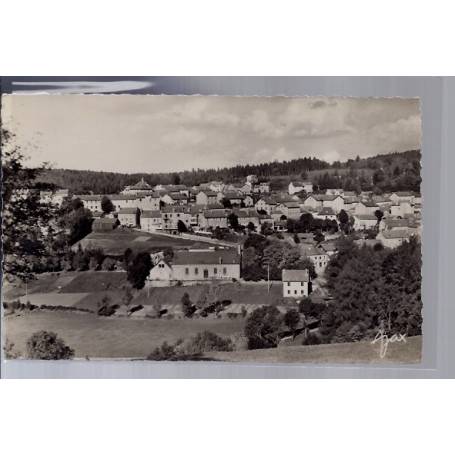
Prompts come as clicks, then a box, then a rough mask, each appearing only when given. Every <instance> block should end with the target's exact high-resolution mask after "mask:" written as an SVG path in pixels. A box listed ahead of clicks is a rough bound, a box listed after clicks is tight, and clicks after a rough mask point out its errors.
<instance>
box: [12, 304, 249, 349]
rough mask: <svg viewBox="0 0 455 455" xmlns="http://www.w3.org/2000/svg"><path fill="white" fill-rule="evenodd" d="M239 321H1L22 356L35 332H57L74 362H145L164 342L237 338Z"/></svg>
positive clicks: (53, 315) (55, 315)
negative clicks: (208, 335) (208, 334)
mask: <svg viewBox="0 0 455 455" xmlns="http://www.w3.org/2000/svg"><path fill="white" fill-rule="evenodd" d="M243 324H244V320H243V319H242V318H238V319H234V320H231V319H209V320H207V319H194V320H193V319H182V320H176V319H173V320H162V319H149V318H147V319H132V318H121V317H118V318H117V317H115V318H105V317H97V316H95V315H93V314H85V313H67V312H60V311H40V310H35V311H33V312H22V313H17V314H12V315H9V316H5V317H4V329H5V334H6V337H7V338H8V341H10V342H13V343H14V348H15V349H16V350H18V351H19V352H20V353H22V354H24V353H25V344H26V341H27V339H28V338H29V337H30V336H31V335H32V334H33V333H35V332H36V331H39V330H50V331H54V332H56V333H57V334H58V335H59V336H60V337H61V338H63V339H64V340H65V342H66V343H67V344H68V345H69V346H71V347H72V348H73V349H74V350H75V355H76V357H77V358H85V357H96V358H99V357H104V358H115V357H117V358H144V357H146V356H147V355H148V354H149V353H150V352H151V351H152V350H153V349H154V348H155V347H156V346H159V345H161V343H162V342H163V341H167V342H169V343H173V342H176V341H177V340H178V339H179V338H189V337H191V336H193V335H195V334H196V333H198V332H201V331H204V330H210V331H212V332H215V333H217V334H218V335H220V336H226V337H227V336H230V335H235V334H240V333H242V331H243Z"/></svg>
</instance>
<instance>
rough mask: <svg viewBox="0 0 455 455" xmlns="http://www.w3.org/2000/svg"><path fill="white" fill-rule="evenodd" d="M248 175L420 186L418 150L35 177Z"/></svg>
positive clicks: (97, 179) (109, 187)
mask: <svg viewBox="0 0 455 455" xmlns="http://www.w3.org/2000/svg"><path fill="white" fill-rule="evenodd" d="M249 174H255V175H257V176H258V178H259V180H270V181H271V182H272V187H273V188H275V189H278V188H285V187H286V186H287V184H288V183H289V181H290V180H294V179H305V178H308V179H309V180H311V181H313V183H314V184H316V185H319V186H320V187H321V189H325V188H329V187H338V188H344V189H346V190H356V191H360V190H370V189H380V190H383V191H389V190H410V191H419V189H420V151H419V150H411V151H407V152H402V153H391V154H387V155H377V156H374V157H369V158H363V159H360V158H357V159H355V160H348V161H346V162H339V161H338V162H334V163H333V164H329V163H328V162H326V161H322V160H319V159H317V158H299V159H295V160H289V161H281V162H277V161H274V162H269V163H261V164H252V165H237V166H234V167H229V168H221V169H194V170H192V171H184V172H180V173H135V174H122V173H114V172H98V171H89V170H72V169H51V170H49V171H46V172H45V173H44V174H42V175H41V177H40V181H42V182H45V183H50V184H53V185H55V186H56V187H58V188H68V189H69V190H70V191H71V192H73V193H88V192H90V191H92V192H93V193H95V194H114V193H118V192H119V191H121V190H122V189H123V188H124V187H125V186H126V185H131V184H134V183H136V182H137V181H139V180H140V179H141V178H144V180H145V181H146V182H148V183H149V184H150V185H157V184H159V183H161V184H171V183H174V184H175V183H183V184H185V185H188V186H193V185H197V184H199V183H203V182H208V181H212V180H222V181H224V182H241V181H244V179H245V177H246V176H247V175H249Z"/></svg>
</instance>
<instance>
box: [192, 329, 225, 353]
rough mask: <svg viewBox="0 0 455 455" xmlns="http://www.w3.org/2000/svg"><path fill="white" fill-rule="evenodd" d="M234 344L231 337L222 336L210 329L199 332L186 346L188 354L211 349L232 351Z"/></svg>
mask: <svg viewBox="0 0 455 455" xmlns="http://www.w3.org/2000/svg"><path fill="white" fill-rule="evenodd" d="M232 350H233V345H232V341H231V340H230V339H229V338H222V337H220V336H218V335H217V334H216V333H213V332H210V331H208V330H206V331H204V332H200V333H198V334H197V335H196V336H195V337H193V338H192V339H191V340H190V341H189V342H188V344H187V345H186V347H185V352H186V353H187V354H201V353H203V352H210V351H232Z"/></svg>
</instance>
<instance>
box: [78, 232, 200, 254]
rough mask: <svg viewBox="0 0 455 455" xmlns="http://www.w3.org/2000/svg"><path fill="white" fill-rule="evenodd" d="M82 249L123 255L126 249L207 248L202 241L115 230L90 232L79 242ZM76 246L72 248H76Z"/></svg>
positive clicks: (140, 250) (136, 250) (138, 250)
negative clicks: (96, 249)
mask: <svg viewBox="0 0 455 455" xmlns="http://www.w3.org/2000/svg"><path fill="white" fill-rule="evenodd" d="M78 243H80V244H81V246H82V248H84V249H85V248H102V249H103V250H104V252H105V254H108V255H113V256H119V255H123V253H124V251H125V250H126V249H127V248H131V249H132V250H133V251H135V252H142V251H147V252H151V251H154V250H156V249H157V248H166V247H171V248H178V247H180V248H198V247H202V248H203V247H207V243H206V242H204V241H196V240H188V239H183V238H180V237H175V238H174V237H169V236H165V235H159V234H151V233H148V232H141V231H136V230H132V229H116V230H113V231H109V232H92V233H90V234H89V235H88V236H87V237H85V238H84V239H82V240H81V241H80V242H78ZM77 247H78V244H76V245H75V246H74V247H73V248H77Z"/></svg>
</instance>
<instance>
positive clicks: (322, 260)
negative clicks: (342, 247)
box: [298, 243, 329, 275]
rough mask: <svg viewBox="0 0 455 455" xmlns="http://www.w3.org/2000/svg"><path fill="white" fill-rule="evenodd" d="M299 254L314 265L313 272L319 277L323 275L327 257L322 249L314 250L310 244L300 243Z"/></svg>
mask: <svg viewBox="0 0 455 455" xmlns="http://www.w3.org/2000/svg"><path fill="white" fill-rule="evenodd" d="M298 246H299V249H300V252H301V254H302V255H303V256H305V257H307V258H308V259H309V260H310V261H311V262H312V263H313V265H314V270H315V272H316V273H317V274H318V275H319V274H321V273H324V271H325V268H326V267H327V264H328V263H329V255H328V254H327V252H326V251H325V250H324V249H323V248H319V247H318V248H316V247H315V246H314V245H312V244H311V243H300V244H299V245H298Z"/></svg>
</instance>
